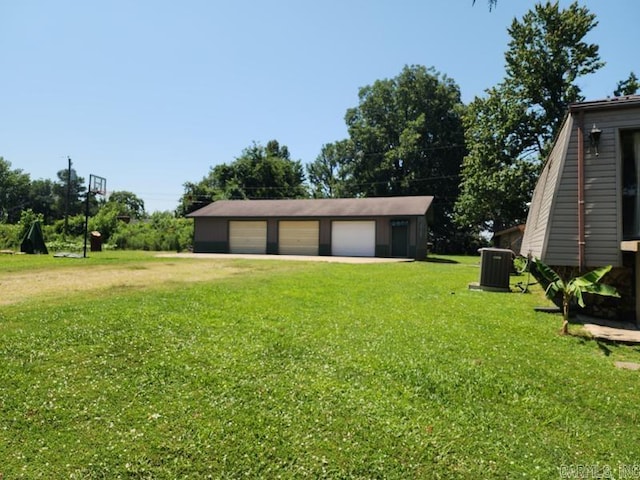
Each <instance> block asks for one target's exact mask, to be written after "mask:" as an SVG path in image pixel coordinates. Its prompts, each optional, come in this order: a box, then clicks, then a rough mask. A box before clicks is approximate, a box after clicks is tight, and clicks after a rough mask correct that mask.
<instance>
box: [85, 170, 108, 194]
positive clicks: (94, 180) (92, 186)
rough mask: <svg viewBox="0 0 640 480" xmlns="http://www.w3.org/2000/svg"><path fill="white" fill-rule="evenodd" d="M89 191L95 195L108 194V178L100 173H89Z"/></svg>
mask: <svg viewBox="0 0 640 480" xmlns="http://www.w3.org/2000/svg"><path fill="white" fill-rule="evenodd" d="M89 193H92V194H93V195H106V194H107V179H106V178H104V177H99V176H98V175H89Z"/></svg>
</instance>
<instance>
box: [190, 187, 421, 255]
mask: <svg viewBox="0 0 640 480" xmlns="http://www.w3.org/2000/svg"><path fill="white" fill-rule="evenodd" d="M432 201H433V197H430V196H406V197H375V198H332V199H292V200H220V201H216V202H213V203H211V204H209V205H207V206H205V207H203V208H201V209H199V210H196V211H194V212H192V213H190V214H189V215H187V216H188V217H191V218H193V219H194V241H193V250H194V252H195V253H255V254H265V253H266V254H280V255H334V256H370V257H400V258H413V259H417V260H422V259H425V258H426V256H427V232H428V219H429V218H430V217H431V215H430V213H429V209H430V207H431V204H432Z"/></svg>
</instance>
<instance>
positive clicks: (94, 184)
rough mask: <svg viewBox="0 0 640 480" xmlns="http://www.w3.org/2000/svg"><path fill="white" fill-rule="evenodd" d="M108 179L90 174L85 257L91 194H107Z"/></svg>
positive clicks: (86, 210)
mask: <svg viewBox="0 0 640 480" xmlns="http://www.w3.org/2000/svg"><path fill="white" fill-rule="evenodd" d="M106 194H107V179H106V178H104V177H99V176H98V175H93V174H91V175H89V189H88V190H87V200H86V203H85V213H84V252H83V255H82V256H83V257H84V258H87V232H88V230H89V198H90V197H91V195H102V196H104V195H106Z"/></svg>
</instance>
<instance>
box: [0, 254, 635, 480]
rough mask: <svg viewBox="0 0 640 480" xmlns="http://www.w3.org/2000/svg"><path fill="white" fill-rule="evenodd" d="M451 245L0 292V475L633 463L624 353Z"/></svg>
mask: <svg viewBox="0 0 640 480" xmlns="http://www.w3.org/2000/svg"><path fill="white" fill-rule="evenodd" d="M94 257H99V256H95V255H94ZM110 258H112V257H110ZM456 260H459V263H455V264H453V263H449V264H448V263H426V262H416V263H401V264H371V265H347V264H324V263H310V262H309V263H308V262H286V261H281V260H268V261H258V260H256V261H250V260H235V261H232V262H231V263H232V264H233V265H234V266H236V267H238V269H240V270H241V273H239V274H235V275H232V276H229V277H223V278H218V279H215V280H212V281H204V282H189V283H178V282H172V283H159V284H152V285H150V286H149V287H147V288H140V287H136V288H128V287H127V286H126V285H121V286H116V287H109V288H105V289H102V290H96V291H92V292H91V293H90V294H86V293H76V294H73V295H71V296H69V297H67V298H59V299H57V300H55V299H52V300H50V301H48V302H46V303H43V302H21V303H19V304H13V305H6V306H3V307H0V355H1V357H0V358H1V359H2V361H1V362H0V477H1V478H5V479H11V478H48V479H50V478H76V479H80V478H101V479H102V478H104V479H111V478H149V479H156V478H161V479H162V478H167V479H169V478H171V479H173V478H240V477H248V478H445V479H448V478H520V477H527V478H558V477H559V476H560V472H561V470H560V468H562V467H566V466H576V465H600V466H603V467H606V466H609V467H611V468H614V469H615V468H618V466H619V465H633V464H637V462H638V458H639V454H640V446H639V444H638V425H639V421H640V414H639V413H638V412H639V409H638V408H637V402H638V382H639V379H640V377H639V373H638V372H634V371H629V370H620V369H617V368H615V367H614V361H615V360H626V361H638V362H640V350H639V349H638V348H637V347H630V346H621V345H609V344H601V343H598V342H596V341H593V340H589V339H587V338H584V337H581V336H573V337H561V336H558V335H557V331H558V329H559V326H560V319H559V318H558V317H557V316H555V315H549V314H545V313H536V312H534V310H533V307H534V306H535V305H543V304H547V302H546V301H545V300H544V298H543V296H542V294H541V292H540V291H539V290H536V289H534V292H533V293H531V294H518V293H511V294H504V293H489V292H478V291H470V290H468V289H467V284H468V283H469V282H472V281H477V278H478V275H479V269H478V266H477V263H478V261H477V259H456ZM19 261H20V262H24V261H25V260H22V259H21V260H19ZM39 261H41V262H43V265H41V266H39V267H38V268H47V266H46V261H45V260H39ZM56 261H59V260H56ZM93 261H94V262H99V260H93ZM120 261H122V262H123V265H128V268H131V267H132V265H137V264H135V263H132V262H133V261H134V260H133V259H131V258H129V257H127V256H124V257H123V258H122V259H120ZM145 261H153V262H158V261H165V262H168V261H171V262H174V263H175V262H185V263H184V265H187V266H188V265H190V264H192V263H193V261H188V260H176V259H171V260H168V259H164V260H158V259H151V258H150V257H148V256H140V257H136V258H135V262H141V263H140V265H143V264H144V262H145ZM197 261H198V262H202V261H206V262H209V263H210V267H211V268H212V269H216V268H217V265H219V263H218V262H217V261H212V260H197ZM14 262H15V261H14ZM225 262H227V263H225V264H228V262H229V261H225ZM13 265H14V267H13V268H15V269H18V267H15V263H13ZM58 265H59V264H50V268H62V267H60V266H58ZM86 266H87V268H91V264H90V263H87V264H86ZM24 268H29V267H24ZM123 268H124V267H123ZM141 268H142V267H141ZM18 270H19V269H18ZM518 280H523V278H518V279H514V281H518ZM0 283H1V279H0ZM36 290H37V289H36ZM574 328H576V327H574Z"/></svg>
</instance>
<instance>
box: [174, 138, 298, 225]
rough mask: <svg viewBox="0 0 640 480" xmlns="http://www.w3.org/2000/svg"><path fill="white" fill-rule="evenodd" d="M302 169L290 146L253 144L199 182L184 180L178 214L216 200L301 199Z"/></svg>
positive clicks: (275, 143) (271, 143)
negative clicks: (292, 154) (291, 153)
mask: <svg viewBox="0 0 640 480" xmlns="http://www.w3.org/2000/svg"><path fill="white" fill-rule="evenodd" d="M304 180H305V178H304V170H303V168H302V164H301V163H300V161H299V160H291V156H290V154H289V149H288V148H287V147H286V145H282V146H281V145H280V144H279V143H278V141H276V140H271V141H269V142H268V143H267V145H266V146H262V145H260V144H258V143H255V142H254V143H253V144H252V145H251V146H250V147H248V148H246V149H244V150H243V152H242V155H240V157H238V158H236V160H235V161H234V162H232V163H229V164H221V165H216V166H215V167H213V168H211V170H210V171H209V174H208V175H207V176H206V177H204V178H203V179H202V180H201V181H200V182H199V183H192V182H187V183H185V185H184V187H185V193H184V195H183V198H182V201H181V205H180V206H179V207H178V213H179V214H185V213H189V212H190V211H193V210H194V209H195V208H198V207H200V206H203V205H206V203H209V202H211V201H213V200H216V199H258V198H261V199H267V198H272V199H273V198H302V197H306V196H308V192H307V189H306V186H305V184H304Z"/></svg>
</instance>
